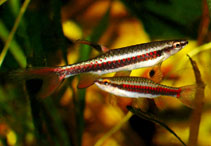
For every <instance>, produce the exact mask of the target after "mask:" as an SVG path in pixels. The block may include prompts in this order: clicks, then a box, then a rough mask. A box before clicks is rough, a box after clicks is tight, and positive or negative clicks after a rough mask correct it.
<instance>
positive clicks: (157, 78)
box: [147, 63, 163, 83]
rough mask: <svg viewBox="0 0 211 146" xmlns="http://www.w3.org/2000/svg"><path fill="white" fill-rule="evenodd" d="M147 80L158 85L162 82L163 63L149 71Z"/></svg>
mask: <svg viewBox="0 0 211 146" xmlns="http://www.w3.org/2000/svg"><path fill="white" fill-rule="evenodd" d="M147 78H149V79H151V80H153V81H154V82H156V83H160V82H161V81H162V79H163V73H162V71H161V63H159V64H157V65H155V66H153V67H151V68H150V69H149V71H148V74H147Z"/></svg>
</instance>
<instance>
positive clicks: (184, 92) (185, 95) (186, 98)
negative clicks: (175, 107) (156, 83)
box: [178, 85, 197, 108]
mask: <svg viewBox="0 0 211 146" xmlns="http://www.w3.org/2000/svg"><path fill="white" fill-rule="evenodd" d="M196 87H197V86H196V85H188V86H183V87H181V92H180V95H179V97H178V99H180V101H181V102H182V103H183V104H185V105H186V106H188V107H190V108H194V97H195V93H196Z"/></svg>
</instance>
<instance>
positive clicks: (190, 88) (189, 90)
mask: <svg viewBox="0 0 211 146" xmlns="http://www.w3.org/2000/svg"><path fill="white" fill-rule="evenodd" d="M95 84H96V85H97V86H98V87H99V88H100V89H102V90H104V91H107V92H109V93H111V94H114V95H117V96H122V97H128V98H156V97H159V96H171V97H175V98H177V99H179V100H180V101H181V102H182V103H183V104H185V105H186V106H189V107H191V108H192V107H193V103H192V102H193V100H192V99H193V98H194V96H195V92H196V85H187V86H183V87H170V86H166V85H162V84H158V83H155V82H153V81H152V80H150V79H147V78H142V77H123V76H122V77H106V78H100V79H98V80H96V81H95Z"/></svg>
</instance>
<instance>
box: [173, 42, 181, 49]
mask: <svg viewBox="0 0 211 146" xmlns="http://www.w3.org/2000/svg"><path fill="white" fill-rule="evenodd" d="M173 47H174V48H181V44H180V42H175V43H174V44H173Z"/></svg>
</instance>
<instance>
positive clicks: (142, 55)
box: [13, 40, 188, 98]
mask: <svg viewBox="0 0 211 146" xmlns="http://www.w3.org/2000/svg"><path fill="white" fill-rule="evenodd" d="M84 44H88V45H89V43H86V42H85V43H84ZM187 44H188V41H187V40H164V41H154V42H149V43H143V44H137V45H132V46H127V47H123V48H118V49H110V50H108V49H105V50H106V51H104V52H105V53H102V54H101V55H99V56H97V57H95V58H92V59H89V60H86V61H82V62H78V63H75V64H70V65H66V66H58V67H31V68H27V69H25V70H18V71H16V72H13V76H15V78H16V77H17V78H21V79H23V80H29V79H40V80H42V82H43V86H44V87H41V91H40V93H39V95H38V96H40V97H41V98H42V97H46V96H49V95H50V94H51V93H52V92H53V91H54V90H55V89H56V88H57V87H58V86H59V85H60V84H61V83H62V81H63V80H64V79H65V78H68V77H71V76H75V75H78V74H80V75H81V77H80V81H79V84H78V88H87V87H89V86H91V85H92V84H94V81H95V80H96V79H98V78H100V77H101V76H102V75H103V74H107V73H112V72H120V71H130V70H133V69H137V68H144V67H150V66H154V65H157V64H160V63H162V62H163V61H165V60H166V59H167V58H169V57H170V56H172V55H174V54H175V53H177V52H178V51H180V50H181V49H182V48H184V47H185V46H186V45H187ZM100 47H102V46H100ZM102 48H103V47H102Z"/></svg>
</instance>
